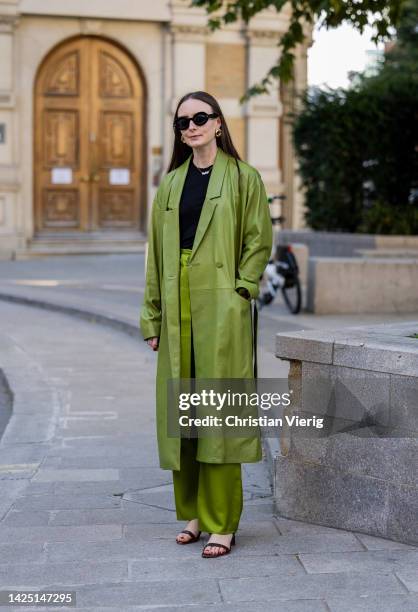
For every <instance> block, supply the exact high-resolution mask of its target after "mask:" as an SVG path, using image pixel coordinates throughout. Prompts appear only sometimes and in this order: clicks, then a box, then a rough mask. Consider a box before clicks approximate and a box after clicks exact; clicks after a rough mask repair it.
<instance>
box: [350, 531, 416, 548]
mask: <svg viewBox="0 0 418 612" xmlns="http://www.w3.org/2000/svg"><path fill="white" fill-rule="evenodd" d="M356 535H357V538H358V539H359V540H360V542H361V543H362V544H363V545H364V546H365V548H367V549H368V550H417V548H416V546H413V545H412V544H404V543H403V542H395V541H394V540H388V539H387V538H377V537H376V536H371V535H367V534H365V533H357V534H356Z"/></svg>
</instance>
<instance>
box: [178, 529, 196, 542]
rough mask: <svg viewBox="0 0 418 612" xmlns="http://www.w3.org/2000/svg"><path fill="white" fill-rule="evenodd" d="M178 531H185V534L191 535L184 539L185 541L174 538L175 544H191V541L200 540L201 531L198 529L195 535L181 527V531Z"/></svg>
mask: <svg viewBox="0 0 418 612" xmlns="http://www.w3.org/2000/svg"><path fill="white" fill-rule="evenodd" d="M180 533H185V534H186V535H189V536H191V538H190V540H186V541H185V542H182V541H181V540H177V538H176V542H177V544H192V543H193V542H197V541H198V540H200V534H201V533H202V532H201V531H199V532H198V534H197V535H196V534H195V533H193V531H189V530H188V529H183V531H180ZM178 535H180V534H178Z"/></svg>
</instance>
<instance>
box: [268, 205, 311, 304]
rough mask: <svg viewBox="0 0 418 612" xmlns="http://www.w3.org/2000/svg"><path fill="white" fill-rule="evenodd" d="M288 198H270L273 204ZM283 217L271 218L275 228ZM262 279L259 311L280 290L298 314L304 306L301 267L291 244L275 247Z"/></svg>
mask: <svg viewBox="0 0 418 612" xmlns="http://www.w3.org/2000/svg"><path fill="white" fill-rule="evenodd" d="M285 198H286V196H279V195H274V196H270V197H269V198H268V203H269V204H271V203H272V202H273V201H274V200H284V199H285ZM284 219H285V218H284V217H283V216H282V215H279V216H275V217H273V216H272V217H271V222H272V224H273V226H275V225H278V224H279V223H282V222H283V221H284ZM261 279H264V281H265V288H264V289H263V290H262V291H261V292H260V295H259V296H258V298H257V306H258V309H259V310H261V309H262V308H263V307H264V306H267V305H268V304H271V303H272V302H273V300H274V298H275V297H276V294H277V291H278V290H279V289H280V290H281V292H282V295H283V299H284V301H285V304H286V306H287V307H288V309H289V310H290V312H291V313H292V314H298V312H300V309H301V305H302V290H301V286H300V280H299V266H298V263H297V260H296V257H295V254H294V253H293V250H292V247H291V246H290V244H287V245H279V244H278V245H276V247H273V256H272V257H271V258H270V259H269V262H268V264H267V266H266V269H265V271H264V274H263V275H262V277H261Z"/></svg>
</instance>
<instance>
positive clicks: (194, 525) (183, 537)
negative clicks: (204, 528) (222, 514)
mask: <svg viewBox="0 0 418 612" xmlns="http://www.w3.org/2000/svg"><path fill="white" fill-rule="evenodd" d="M185 529H188V530H189V531H191V532H192V533H194V535H196V536H197V534H198V533H199V520H198V519H192V520H191V521H189V522H188V523H187V525H186V527H185ZM191 539H192V537H191V536H189V535H188V534H187V533H179V534H178V536H177V538H176V540H177V542H184V543H187V542H190V540H191Z"/></svg>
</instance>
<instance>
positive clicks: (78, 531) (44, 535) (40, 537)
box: [0, 523, 122, 543]
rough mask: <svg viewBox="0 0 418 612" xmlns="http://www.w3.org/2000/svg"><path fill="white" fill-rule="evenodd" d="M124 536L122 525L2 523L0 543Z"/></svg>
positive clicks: (111, 538) (80, 540)
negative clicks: (19, 525)
mask: <svg viewBox="0 0 418 612" xmlns="http://www.w3.org/2000/svg"><path fill="white" fill-rule="evenodd" d="M120 537H122V526H121V525H82V526H81V527H80V526H76V527H73V526H68V527H66V526H64V527H61V526H58V527H57V526H53V525H49V526H48V527H42V526H41V527H12V526H10V527H9V526H7V525H4V524H3V523H1V524H0V543H3V542H10V541H13V542H22V541H23V542H67V541H72V542H77V541H79V542H94V541H98V540H115V539H118V538H120Z"/></svg>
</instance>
